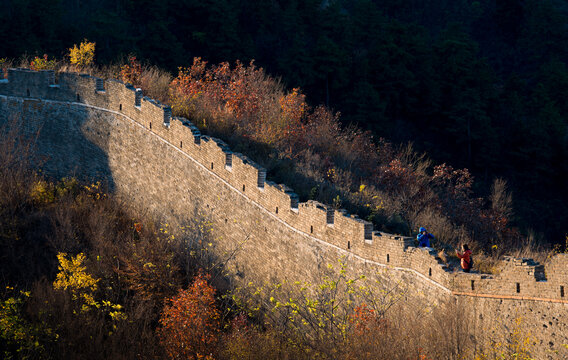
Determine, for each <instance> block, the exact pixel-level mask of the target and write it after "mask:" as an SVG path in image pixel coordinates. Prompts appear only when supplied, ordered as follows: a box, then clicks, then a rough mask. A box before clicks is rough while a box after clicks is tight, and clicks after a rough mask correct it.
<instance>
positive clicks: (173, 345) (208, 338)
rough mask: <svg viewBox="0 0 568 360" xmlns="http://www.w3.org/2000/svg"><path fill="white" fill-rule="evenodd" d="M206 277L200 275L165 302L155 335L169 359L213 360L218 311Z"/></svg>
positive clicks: (216, 337) (213, 291) (217, 328)
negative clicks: (185, 288) (187, 286)
mask: <svg viewBox="0 0 568 360" xmlns="http://www.w3.org/2000/svg"><path fill="white" fill-rule="evenodd" d="M209 277H210V276H209V275H206V274H203V273H200V274H199V275H197V276H196V277H195V278H194V280H193V283H192V284H191V286H190V287H189V288H188V289H187V290H183V289H182V290H180V291H179V293H178V295H176V296H174V297H172V298H170V299H168V300H167V304H166V306H165V308H164V310H163V312H162V316H161V317H160V321H159V322H160V327H159V328H158V329H157V333H158V337H159V339H160V343H161V344H162V345H163V346H164V349H165V350H166V352H167V354H168V356H169V357H170V358H171V359H213V355H212V352H213V347H214V345H215V344H216V343H217V340H218V334H219V325H220V324H219V318H220V312H219V310H218V309H217V306H216V305H215V289H214V288H213V287H212V286H211V285H209V283H208V279H209Z"/></svg>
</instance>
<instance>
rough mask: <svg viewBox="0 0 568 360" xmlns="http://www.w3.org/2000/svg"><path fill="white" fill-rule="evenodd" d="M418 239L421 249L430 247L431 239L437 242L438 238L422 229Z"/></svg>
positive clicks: (419, 231)
mask: <svg viewBox="0 0 568 360" xmlns="http://www.w3.org/2000/svg"><path fill="white" fill-rule="evenodd" d="M416 239H417V240H418V246H419V247H430V239H432V240H435V239H436V238H435V237H434V235H432V234H430V233H429V232H428V231H426V228H425V227H421V228H420V230H418V235H417V236H416Z"/></svg>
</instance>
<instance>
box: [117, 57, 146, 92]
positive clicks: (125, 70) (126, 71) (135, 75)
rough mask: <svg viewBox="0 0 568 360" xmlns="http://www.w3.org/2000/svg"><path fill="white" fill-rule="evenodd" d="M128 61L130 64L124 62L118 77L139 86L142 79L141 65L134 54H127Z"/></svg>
mask: <svg viewBox="0 0 568 360" xmlns="http://www.w3.org/2000/svg"><path fill="white" fill-rule="evenodd" d="M128 61H129V62H130V64H124V65H122V66H121V68H120V78H121V79H122V81H123V82H125V83H127V84H132V85H133V86H140V84H141V79H142V65H141V64H140V62H139V61H138V60H136V56H129V57H128Z"/></svg>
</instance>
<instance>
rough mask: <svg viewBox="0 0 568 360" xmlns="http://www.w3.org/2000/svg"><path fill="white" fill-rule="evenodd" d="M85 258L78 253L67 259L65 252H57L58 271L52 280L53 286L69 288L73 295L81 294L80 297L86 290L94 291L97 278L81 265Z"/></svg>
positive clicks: (63, 288)
mask: <svg viewBox="0 0 568 360" xmlns="http://www.w3.org/2000/svg"><path fill="white" fill-rule="evenodd" d="M85 259H86V257H85V255H84V254H83V253H80V254H78V255H77V256H76V257H75V258H73V257H70V258H69V259H68V258H67V254H66V253H59V254H57V260H59V273H58V274H57V277H56V278H55V281H54V282H53V287H54V288H55V289H62V290H67V288H69V289H70V290H71V292H72V293H73V295H74V297H76V296H77V295H78V294H81V297H84V298H85V296H84V295H85V294H86V292H94V291H96V290H97V282H99V279H95V278H93V277H92V276H91V275H89V274H87V272H86V269H87V267H86V266H85V265H83V262H84V261H85ZM86 300H88V299H86ZM93 301H94V300H93Z"/></svg>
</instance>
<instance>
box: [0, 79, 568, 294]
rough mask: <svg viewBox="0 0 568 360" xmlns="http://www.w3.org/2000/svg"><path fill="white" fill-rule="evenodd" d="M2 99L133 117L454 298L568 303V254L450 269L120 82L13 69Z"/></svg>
mask: <svg viewBox="0 0 568 360" xmlns="http://www.w3.org/2000/svg"><path fill="white" fill-rule="evenodd" d="M0 97H2V98H6V99H7V98H13V99H23V101H26V100H40V101H43V102H47V103H49V102H52V103H60V104H72V105H74V106H83V107H88V108H92V109H96V110H99V111H105V112H110V113H112V114H115V115H118V116H121V117H123V118H125V119H128V120H129V121H131V122H132V123H133V124H135V125H136V126H138V127H139V128H141V129H144V131H145V132H146V133H151V134H153V135H154V136H155V137H156V138H158V139H160V141H162V142H164V143H165V144H167V145H168V146H170V147H172V148H173V149H175V150H176V151H178V152H180V153H182V154H183V155H184V156H185V157H186V158H189V159H190V160H191V161H193V162H194V163H195V164H197V165H198V166H199V167H200V168H201V169H203V170H205V171H206V172H207V173H208V174H209V176H214V177H215V178H216V179H218V180H220V181H221V182H223V183H224V184H225V186H227V187H229V188H230V189H231V191H233V192H235V193H237V194H239V195H240V196H242V197H244V198H246V199H247V200H248V202H249V203H252V204H253V205H254V206H256V207H257V208H258V209H260V210H261V211H263V212H265V213H266V214H269V215H270V217H271V218H273V219H275V220H276V221H278V222H279V223H281V224H283V225H284V226H286V227H287V228H288V229H290V230H291V231H294V232H296V233H298V234H301V235H302V236H303V237H307V238H308V239H310V240H311V241H315V242H318V243H320V244H322V245H325V246H328V247H329V248H333V249H335V250H336V251H340V252H341V253H342V254H346V255H347V256H349V257H352V258H355V259H358V260H359V261H362V262H364V263H369V264H373V265H375V266H380V267H386V268H390V269H394V270H398V271H405V272H410V273H413V274H414V275H415V276H417V277H418V278H420V279H421V280H422V281H426V282H428V283H430V284H432V285H434V286H436V287H438V288H440V289H442V290H443V291H445V292H449V293H451V294H453V295H455V296H469V297H485V298H499V299H515V300H522V301H524V300H527V301H529V300H530V301H542V302H554V303H562V304H568V294H566V292H567V291H568V266H567V265H566V264H567V262H568V254H557V255H555V256H554V257H553V258H552V259H551V260H550V261H549V262H548V263H547V264H544V265H541V264H538V263H535V262H534V261H528V260H527V259H515V258H505V259H504V260H503V261H502V264H501V265H502V271H501V273H500V274H495V275H491V274H478V273H470V274H465V273H462V272H451V271H449V269H448V268H447V267H446V266H445V265H444V264H442V263H441V261H439V259H438V258H437V255H436V253H435V252H434V251H429V250H428V249H420V248H417V247H415V246H414V239H413V238H410V237H404V236H399V235H394V234H388V233H384V232H379V231H374V230H373V228H372V224H371V223H370V222H368V221H365V220H363V219H360V218H359V217H358V216H357V215H356V214H354V215H351V214H348V213H347V212H346V211H345V210H343V209H334V208H333V207H331V206H328V205H324V204H322V203H319V202H317V201H311V200H310V201H307V202H303V203H300V202H299V200H298V196H297V195H296V194H295V193H294V192H293V190H292V189H291V188H289V187H288V186H286V185H284V184H276V183H274V182H272V181H269V180H266V170H265V169H264V168H262V167H261V166H260V165H258V164H257V163H255V162H254V161H253V160H252V159H250V158H248V157H247V156H246V155H243V154H240V153H233V152H232V150H231V149H230V148H229V146H228V145H227V144H226V143H225V142H223V141H222V140H220V139H217V138H214V137H210V136H206V135H202V134H201V132H200V131H199V129H198V128H197V127H196V126H195V125H194V124H192V123H191V121H189V120H188V119H185V118H179V117H172V116H171V108H170V107H169V106H167V105H163V104H161V103H160V102H159V101H156V100H153V99H151V98H148V97H145V96H143V94H142V92H141V90H140V89H135V88H134V87H132V86H130V85H128V84H124V83H122V82H120V81H118V80H106V81H105V80H103V79H100V78H96V77H92V76H90V75H87V74H77V73H60V74H59V76H58V79H57V83H56V77H55V73H54V72H53V71H39V72H36V71H31V70H28V69H9V70H8V78H7V79H4V80H1V79H0Z"/></svg>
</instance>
